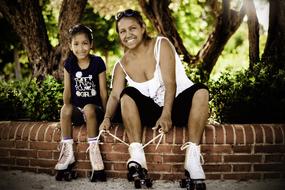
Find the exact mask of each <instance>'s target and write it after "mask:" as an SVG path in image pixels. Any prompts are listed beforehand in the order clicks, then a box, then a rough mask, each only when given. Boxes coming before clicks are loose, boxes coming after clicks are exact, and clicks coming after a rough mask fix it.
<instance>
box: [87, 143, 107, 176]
mask: <svg viewBox="0 0 285 190" xmlns="http://www.w3.org/2000/svg"><path fill="white" fill-rule="evenodd" d="M88 143H89V147H88V148H87V151H89V159H90V162H91V166H92V172H91V175H90V181H91V182H96V181H106V173H105V171H104V163H103V159H102V156H101V152H100V148H99V141H98V140H95V141H89V142H88Z"/></svg>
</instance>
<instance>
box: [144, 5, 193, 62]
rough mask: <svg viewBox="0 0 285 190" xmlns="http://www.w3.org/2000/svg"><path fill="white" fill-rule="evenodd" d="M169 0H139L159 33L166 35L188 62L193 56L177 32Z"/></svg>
mask: <svg viewBox="0 0 285 190" xmlns="http://www.w3.org/2000/svg"><path fill="white" fill-rule="evenodd" d="M169 2H170V1H169V0H163V1H160V0H149V1H148V2H147V1H146V0H139V4H140V6H141V8H142V10H143V13H144V14H145V15H146V17H147V18H148V19H149V20H150V21H151V22H152V24H153V26H154V27H155V28H156V30H157V31H158V33H160V34H162V35H164V36H166V37H167V38H168V39H169V40H170V41H171V42H172V43H173V45H174V46H175V47H176V50H177V52H178V53H179V54H180V55H182V56H183V60H184V61H185V62H187V63H189V62H190V60H191V59H192V58H193V56H192V55H190V54H189V53H188V51H187V49H186V48H185V47H184V45H183V42H182V39H181V38H180V35H179V34H178V32H177V29H176V26H175V23H174V22H173V19H172V17H171V13H170V10H169V8H168V5H169Z"/></svg>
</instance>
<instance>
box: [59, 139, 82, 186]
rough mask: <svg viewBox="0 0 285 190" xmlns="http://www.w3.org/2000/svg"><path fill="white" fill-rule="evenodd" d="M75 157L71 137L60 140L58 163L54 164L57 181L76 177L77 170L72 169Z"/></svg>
mask: <svg viewBox="0 0 285 190" xmlns="http://www.w3.org/2000/svg"><path fill="white" fill-rule="evenodd" d="M74 166H75V158H74V154H73V139H68V140H62V141H61V151H60V155H59V159H58V163H57V164H56V166H55V170H56V175H55V179H56V180H57V181H62V180H65V181H71V180H72V179H76V178H77V172H76V171H74V170H73V168H74Z"/></svg>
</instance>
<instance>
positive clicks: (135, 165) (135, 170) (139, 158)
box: [127, 143, 152, 189]
mask: <svg viewBox="0 0 285 190" xmlns="http://www.w3.org/2000/svg"><path fill="white" fill-rule="evenodd" d="M129 153H130V159H129V160H128V163H127V165H128V166H127V168H128V171H129V172H128V175H127V177H128V180H129V181H134V185H135V188H136V189H139V188H141V186H146V187H147V188H150V187H152V180H151V179H150V178H149V177H148V174H147V165H146V159H145V154H144V150H143V146H142V144H141V143H131V144H130V146H129Z"/></svg>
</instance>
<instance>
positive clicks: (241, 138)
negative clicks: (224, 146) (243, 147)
mask: <svg viewBox="0 0 285 190" xmlns="http://www.w3.org/2000/svg"><path fill="white" fill-rule="evenodd" d="M243 128H244V127H243V126H242V125H235V126H234V129H235V136H236V142H235V143H236V144H245V133H244V130H243Z"/></svg>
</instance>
